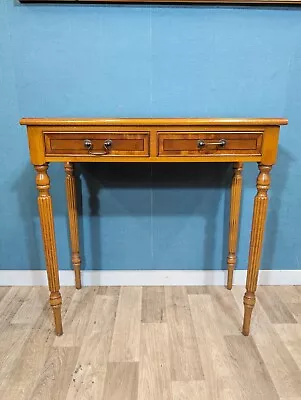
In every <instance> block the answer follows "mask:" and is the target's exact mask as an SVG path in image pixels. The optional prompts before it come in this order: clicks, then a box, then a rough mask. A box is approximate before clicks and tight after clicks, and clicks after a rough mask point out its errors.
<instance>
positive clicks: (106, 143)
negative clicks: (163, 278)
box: [84, 139, 113, 156]
mask: <svg viewBox="0 0 301 400" xmlns="http://www.w3.org/2000/svg"><path fill="white" fill-rule="evenodd" d="M112 144H113V141H112V140H111V139H107V140H105V141H104V143H103V148H104V150H105V151H99V152H97V151H92V150H93V143H92V141H91V140H89V139H86V140H85V141H84V146H85V148H86V149H87V150H88V153H89V154H91V155H93V156H105V155H106V154H109V153H110V150H111V147H112Z"/></svg>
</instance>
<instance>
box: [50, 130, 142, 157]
mask: <svg viewBox="0 0 301 400" xmlns="http://www.w3.org/2000/svg"><path fill="white" fill-rule="evenodd" d="M44 134H45V146H46V155H47V156H51V155H80V156H85V155H86V156H88V157H93V156H106V157H107V156H117V157H118V156H131V157H132V156H140V157H141V156H149V132H139V133H136V132H44Z"/></svg>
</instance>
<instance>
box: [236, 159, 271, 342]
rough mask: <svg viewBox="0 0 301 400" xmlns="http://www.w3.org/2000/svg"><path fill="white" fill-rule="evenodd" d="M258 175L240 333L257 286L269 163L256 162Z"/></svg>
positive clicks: (247, 320) (246, 329) (247, 324)
mask: <svg viewBox="0 0 301 400" xmlns="http://www.w3.org/2000/svg"><path fill="white" fill-rule="evenodd" d="M258 167H259V171H260V172H259V175H258V177H257V194H256V196H255V199H254V210H253V221H252V231H251V240H250V251H249V264H248V274H247V283H246V293H245V295H244V308H245V313H244V322H243V328H242V333H243V334H244V335H245V336H248V335H249V332H250V322H251V314H252V311H253V308H254V305H255V291H256V288H257V280H258V271H259V266H260V259H261V251H262V244H263V236H264V227H265V221H266V216H267V208H268V195H267V192H268V190H269V187H270V181H271V179H270V171H271V169H272V167H271V166H270V165H263V164H258Z"/></svg>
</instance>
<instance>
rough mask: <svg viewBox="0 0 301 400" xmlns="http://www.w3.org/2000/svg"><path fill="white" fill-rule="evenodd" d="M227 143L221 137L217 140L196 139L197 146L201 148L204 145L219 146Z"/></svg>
mask: <svg viewBox="0 0 301 400" xmlns="http://www.w3.org/2000/svg"><path fill="white" fill-rule="evenodd" d="M226 144H227V141H226V140H225V139H221V140H219V141H218V142H207V143H206V142H205V140H202V139H201V140H198V148H199V149H202V148H204V147H205V146H220V147H225V146H226Z"/></svg>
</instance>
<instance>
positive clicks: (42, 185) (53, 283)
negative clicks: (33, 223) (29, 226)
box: [35, 163, 63, 335]
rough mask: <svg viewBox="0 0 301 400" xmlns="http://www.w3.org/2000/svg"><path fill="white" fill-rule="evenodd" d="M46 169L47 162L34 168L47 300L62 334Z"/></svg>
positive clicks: (58, 285) (58, 330) (60, 299)
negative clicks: (46, 280)
mask: <svg viewBox="0 0 301 400" xmlns="http://www.w3.org/2000/svg"><path fill="white" fill-rule="evenodd" d="M47 169H48V163H47V164H44V165H35V170H36V172H37V176H36V185H37V189H38V192H39V195H38V206H39V213H40V221H41V231H42V238H43V242H44V252H45V259H46V268H47V276H48V285H49V290H50V300H49V301H50V305H51V307H52V311H53V316H54V324H55V332H56V334H57V335H62V333H63V328H62V317H61V304H62V297H61V293H60V282H59V272H58V263H57V255H56V244H55V234H54V223H53V213H52V202H51V196H50V193H49V187H50V180H49V177H48V174H47Z"/></svg>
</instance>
